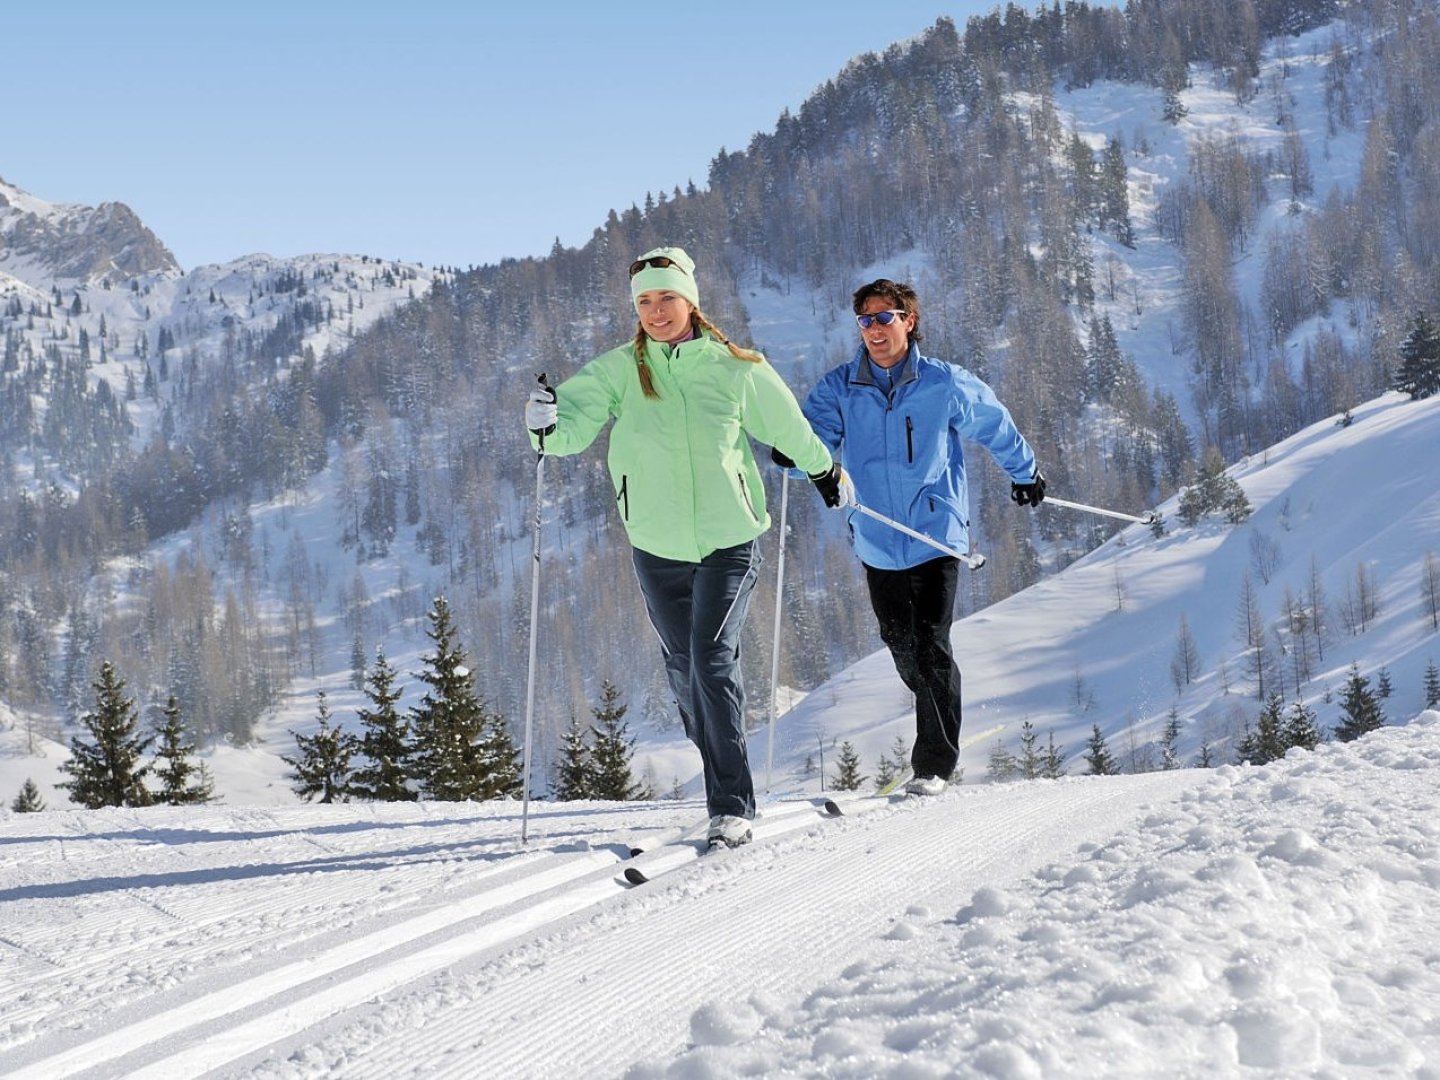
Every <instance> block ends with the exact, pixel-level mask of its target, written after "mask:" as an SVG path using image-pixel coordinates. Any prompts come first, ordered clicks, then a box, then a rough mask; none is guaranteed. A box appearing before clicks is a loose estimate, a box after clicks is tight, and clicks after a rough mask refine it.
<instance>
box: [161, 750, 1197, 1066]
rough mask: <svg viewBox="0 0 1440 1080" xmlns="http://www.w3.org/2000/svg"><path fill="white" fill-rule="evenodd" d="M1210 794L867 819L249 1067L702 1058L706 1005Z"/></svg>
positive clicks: (1132, 784) (1002, 791)
mask: <svg viewBox="0 0 1440 1080" xmlns="http://www.w3.org/2000/svg"><path fill="white" fill-rule="evenodd" d="M1198 778H1199V777H1198V775H1197V774H1183V775H1182V774H1166V775H1163V776H1152V777H1134V778H1131V777H1126V778H1119V779H1118V782H1115V783H1104V784H1093V783H1092V784H1085V783H1083V782H1067V783H1065V784H1061V785H1035V784H1025V785H1016V786H1014V787H1010V788H992V789H988V790H986V791H985V792H984V797H983V798H976V797H975V793H974V792H970V791H963V790H962V791H959V792H954V793H952V794H950V795H948V796H943V797H941V798H938V799H935V800H929V801H925V802H920V801H918V800H912V801H909V802H907V803H904V804H900V805H889V804H883V803H882V804H880V805H879V806H876V807H865V808H864V809H866V810H872V811H873V812H870V813H865V814H863V815H862V816H859V817H850V818H846V819H841V820H834V821H830V822H824V823H821V824H818V825H816V826H814V827H812V828H810V829H807V830H806V831H805V833H804V835H803V836H795V837H790V838H785V839H782V840H779V841H774V842H770V843H765V842H761V841H757V843H756V844H755V845H752V846H751V847H748V848H741V849H738V850H736V851H733V852H724V853H719V854H717V855H713V856H707V857H706V858H704V859H702V860H700V861H699V862H697V863H696V864H695V866H694V867H693V869H692V870H690V871H688V872H685V871H682V872H675V873H671V874H667V875H665V876H663V877H662V878H660V879H659V880H657V881H656V882H654V883H652V884H651V885H648V886H642V887H641V888H640V889H638V890H637V891H636V893H635V894H633V895H634V897H635V900H634V902H631V903H625V902H619V903H612V904H609V905H606V906H603V907H601V908H599V909H597V910H594V911H592V912H589V913H587V914H586V916H585V917H584V918H575V919H571V920H569V921H568V922H567V923H566V924H564V925H561V926H557V927H553V928H551V929H550V930H548V931H547V933H546V934H545V936H544V937H543V938H541V939H537V940H535V941H534V942H532V943H531V944H530V945H528V946H522V947H520V948H518V949H514V950H510V951H507V952H506V953H504V954H502V955H495V954H493V953H481V954H477V955H476V956H474V957H473V958H472V959H471V960H469V961H460V962H457V963H455V964H454V965H453V966H452V967H451V968H450V969H449V971H448V972H447V974H446V975H445V976H444V977H443V978H441V979H438V980H435V981H433V982H432V983H430V984H428V985H416V986H415V987H413V988H411V989H410V990H409V991H408V992H406V993H404V994H400V995H395V996H393V997H391V998H389V999H387V1000H386V1001H383V1002H380V1003H378V1004H376V1005H375V1006H373V1007H372V1008H371V1009H369V1010H366V1012H365V1013H364V1014H362V1015H360V1016H358V1017H341V1018H338V1019H337V1021H335V1022H328V1023H326V1024H325V1025H323V1026H322V1028H321V1029H318V1030H309V1031H306V1032H305V1033H304V1035H303V1038H302V1039H301V1040H299V1042H298V1044H292V1046H289V1047H287V1045H286V1043H285V1042H281V1043H279V1044H277V1045H276V1046H274V1047H273V1048H270V1050H269V1051H268V1058H267V1056H266V1055H256V1056H255V1057H254V1059H253V1061H247V1062H244V1063H241V1064H244V1065H247V1066H252V1068H251V1072H252V1073H253V1075H258V1076H312V1075H313V1076H318V1075H323V1074H326V1073H331V1072H334V1071H337V1070H338V1071H340V1072H342V1073H343V1074H344V1075H346V1076H355V1077H376V1078H390V1077H398V1076H416V1077H445V1076H453V1077H471V1076H474V1075H476V1067H477V1064H480V1065H481V1066H482V1068H483V1072H484V1074H486V1075H496V1076H506V1077H531V1076H533V1077H554V1076H610V1075H616V1074H618V1073H619V1072H621V1071H623V1070H624V1068H625V1067H626V1066H627V1065H629V1064H630V1063H632V1062H635V1061H638V1060H643V1059H644V1058H646V1057H650V1056H654V1055H661V1056H664V1055H668V1054H673V1053H677V1052H679V1051H681V1050H683V1049H684V1048H685V1047H686V1046H687V1045H689V1044H690V1042H691V1040H692V1037H693V1032H692V1014H693V1013H695V1007H694V1000H695V996H696V993H697V990H698V991H700V992H701V993H703V994H704V995H705V996H707V997H710V998H713V1000H714V1001H715V1002H716V1003H717V1004H720V1005H722V1006H723V1005H724V1004H726V1003H730V1002H734V1001H736V1000H737V999H744V998H747V997H749V996H752V995H757V994H758V995H764V996H785V995H790V994H795V993H797V992H802V991H804V990H807V989H808V987H803V986H796V984H795V973H796V972H797V971H816V970H821V971H829V972H831V973H833V974H834V975H839V973H840V972H841V971H842V970H843V969H844V968H845V967H846V965H847V964H848V963H850V961H851V960H852V958H853V955H854V949H855V946H856V944H857V942H856V940H855V937H854V934H855V929H856V927H860V928H861V930H862V933H863V934H864V935H868V936H873V937H878V936H880V935H882V934H884V933H885V932H886V931H888V930H889V929H890V928H891V927H892V926H893V925H894V924H895V922H896V920H897V919H900V918H902V917H903V916H904V915H905V914H906V912H907V911H914V910H916V909H917V907H918V908H927V907H930V906H932V905H940V906H941V907H942V908H945V909H948V908H953V907H956V906H959V905H962V904H963V903H964V902H965V900H966V899H967V898H968V896H969V895H970V891H972V890H973V888H974V887H975V886H976V885H979V884H982V883H991V882H995V881H997V880H999V881H1005V880H1008V879H1009V878H1011V877H1013V876H1023V875H1026V874H1028V873H1031V872H1033V871H1034V870H1035V869H1036V868H1037V867H1039V866H1040V865H1042V864H1044V863H1045V862H1047V861H1049V860H1051V859H1053V858H1055V857H1057V856H1059V855H1062V854H1065V853H1068V852H1071V851H1073V850H1074V847H1075V845H1076V844H1078V843H1081V842H1084V841H1087V840H1088V841H1092V842H1094V841H1099V840H1101V839H1103V838H1105V837H1106V836H1108V835H1109V834H1110V833H1112V832H1113V831H1115V830H1116V829H1117V828H1119V827H1121V826H1122V825H1123V824H1124V823H1126V822H1127V821H1129V820H1131V819H1132V818H1133V817H1134V816H1135V815H1136V814H1138V813H1139V812H1140V809H1139V807H1140V805H1141V804H1143V803H1144V802H1145V801H1146V800H1147V799H1148V798H1150V797H1152V796H1160V797H1170V796H1171V795H1172V794H1173V793H1175V792H1176V791H1178V790H1180V789H1182V788H1183V787H1184V786H1185V784H1187V783H1189V782H1193V780H1195V779H1198ZM853 812H854V809H853V808H852V813H853ZM857 867H863V868H864V869H863V872H862V873H858V874H857V873H856V868H857ZM836 926H843V927H846V928H847V932H846V933H844V934H836V933H835V930H834V928H835V927H836ZM397 1027H399V1028H403V1029H404V1030H405V1031H406V1035H405V1036H404V1037H400V1038H397V1037H396V1036H395V1030H396V1029H397ZM519 1032H523V1033H525V1034H524V1035H523V1036H522V1037H516V1033H519ZM377 1036H378V1037H377ZM297 1051H298V1052H297ZM182 1063H183V1056H182V1057H180V1058H177V1059H175V1061H174V1064H177V1065H179V1064H182Z"/></svg>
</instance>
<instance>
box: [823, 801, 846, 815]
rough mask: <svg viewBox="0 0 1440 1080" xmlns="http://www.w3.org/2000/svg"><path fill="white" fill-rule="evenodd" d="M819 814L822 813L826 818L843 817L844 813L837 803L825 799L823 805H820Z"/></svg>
mask: <svg viewBox="0 0 1440 1080" xmlns="http://www.w3.org/2000/svg"><path fill="white" fill-rule="evenodd" d="M820 812H821V813H823V814H824V815H825V816H826V817H844V816H845V811H844V810H842V809H841V808H840V804H839V803H837V802H836V801H835V800H834V799H826V800H825V801H824V802H823V803H821V804H820Z"/></svg>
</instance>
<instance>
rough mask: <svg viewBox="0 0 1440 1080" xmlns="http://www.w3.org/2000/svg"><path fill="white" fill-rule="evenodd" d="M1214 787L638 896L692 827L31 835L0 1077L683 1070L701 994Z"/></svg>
mask: <svg viewBox="0 0 1440 1080" xmlns="http://www.w3.org/2000/svg"><path fill="white" fill-rule="evenodd" d="M1199 775H1200V774H1177V773H1171V774H1163V775H1157V776H1152V777H1148V778H1147V777H1135V778H1116V779H1115V781H1114V782H1112V783H1106V784H1094V783H1086V782H1083V781H1067V782H1063V783H1060V784H1022V785H1014V786H1010V787H996V788H984V789H960V790H956V791H952V792H950V793H948V794H946V795H944V796H941V797H940V798H937V799H934V800H926V801H923V802H922V801H919V800H910V801H908V802H905V803H899V804H895V803H890V802H888V801H887V800H882V799H870V800H866V799H853V800H850V801H848V802H847V807H846V809H847V816H846V817H844V818H836V819H826V818H823V817H822V816H821V814H820V812H819V810H818V809H817V808H816V807H815V806H814V805H813V804H811V803H809V802H796V803H779V804H774V805H772V806H771V807H769V808H768V810H767V813H766V814H765V815H763V816H762V818H761V819H760V820H759V821H758V822H757V827H756V842H755V843H754V844H752V845H749V846H747V847H743V848H740V849H737V850H735V851H727V852H720V853H716V854H714V855H707V856H704V857H702V858H699V859H694V860H685V865H681V866H678V867H676V868H674V869H670V870H669V871H668V872H665V873H663V874H661V875H660V876H659V877H658V878H657V879H656V880H655V881H653V882H651V883H649V884H646V885H642V886H639V887H631V886H626V885H623V884H621V883H620V879H619V869H620V867H622V866H623V865H624V863H625V855H626V854H627V853H628V847H629V844H630V842H632V841H639V842H640V843H641V846H644V841H643V839H642V837H643V835H644V834H646V833H648V834H649V835H651V836H654V837H655V838H656V839H657V840H662V841H666V840H668V841H672V842H673V841H674V840H675V837H676V830H677V829H678V828H680V827H682V826H687V825H693V824H694V822H693V820H692V819H693V818H694V816H695V814H696V812H697V811H696V808H695V807H694V806H686V805H679V806H676V805H673V804H656V805H653V806H649V807H623V808H622V807H617V806H616V805H615V804H595V805H593V806H590V807H574V806H569V807H566V806H560V807H556V806H554V805H553V804H552V805H549V806H545V807H543V808H542V810H541V813H540V815H539V816H538V817H537V822H536V823H537V825H538V827H539V828H540V829H541V830H543V834H542V835H541V836H540V837H539V838H538V842H537V843H536V844H535V845H534V846H533V847H530V848H525V849H522V848H520V847H519V846H518V845H517V844H516V843H515V837H514V831H513V830H514V825H515V819H514V814H513V812H508V810H509V808H506V807H503V806H501V807H493V806H492V807H478V808H477V807H439V806H434V805H431V806H424V807H415V806H410V807H354V806H351V807H336V808H333V811H332V813H331V814H330V815H328V817H329V818H330V821H329V823H327V824H322V825H316V824H314V823H315V821H316V814H317V811H315V810H313V809H309V808H306V809H304V810H299V809H297V810H296V811H295V812H294V813H293V815H290V814H287V813H285V812H281V811H271V812H265V813H262V814H257V813H256V812H254V811H248V810H243V809H240V810H225V809H222V808H204V809H199V810H192V811H190V812H189V813H188V815H184V814H181V813H179V812H176V811H170V810H162V809H159V808H155V809H151V810H146V811H140V812H135V811H118V810H117V811H102V812H100V813H101V814H104V815H107V817H108V822H109V826H110V827H109V828H107V829H102V830H97V831H96V832H95V833H93V834H92V835H89V836H83V835H79V834H78V830H79V829H80V828H81V827H82V826H83V824H84V823H86V822H93V821H95V820H96V818H95V817H94V816H92V815H86V814H83V813H81V812H78V811H77V812H67V813H59V814H46V815H33V816H28V815H27V816H26V817H25V818H15V819H12V820H11V822H10V824H9V826H8V832H7V834H6V836H5V838H4V839H5V843H4V844H3V845H0V854H3V856H4V857H5V861H4V862H0V869H4V870H7V871H9V872H8V873H6V874H5V875H4V877H3V878H0V881H4V882H5V883H6V884H7V885H8V887H5V886H4V885H0V905H3V906H4V907H5V908H6V910H7V918H6V920H5V925H6V931H5V932H3V933H0V939H3V941H0V956H3V958H4V963H5V969H6V971H7V973H8V974H10V975H12V976H13V977H12V978H8V979H7V980H6V983H7V985H6V986H4V987H0V1072H3V1073H4V1074H5V1075H7V1076H14V1077H44V1078H45V1080H53V1078H56V1077H64V1076H79V1077H96V1078H98V1077H110V1076H116V1075H125V1076H137V1077H140V1076H157V1077H160V1076H176V1075H186V1076H198V1075H203V1074H206V1073H207V1072H211V1071H213V1072H215V1073H216V1074H217V1075H246V1074H253V1075H265V1076H270V1075H285V1076H297V1075H320V1074H322V1073H333V1072H335V1071H337V1070H338V1071H341V1072H343V1073H344V1074H345V1075H354V1076H375V1077H380V1076H385V1077H390V1076H400V1075H415V1076H445V1075H454V1076H473V1075H475V1063H476V1061H477V1060H482V1061H483V1062H484V1069H485V1071H486V1072H487V1073H488V1072H491V1071H492V1070H493V1071H494V1072H496V1073H497V1074H503V1075H507V1076H516V1077H518V1076H554V1075H612V1074H615V1073H617V1072H619V1071H622V1070H623V1069H624V1068H625V1067H627V1066H628V1065H629V1064H630V1063H632V1062H634V1061H637V1060H642V1059H644V1058H646V1057H649V1056H652V1055H655V1054H662V1055H663V1054H667V1053H675V1052H678V1051H680V1050H682V1049H683V1048H684V1047H685V1046H686V1045H688V1043H689V1041H690V1039H691V1014H692V1012H693V1011H694V1007H693V1001H694V997H695V994H696V992H697V991H699V992H702V993H703V994H704V995H705V996H707V997H713V998H714V999H715V1000H716V1001H721V1002H723V1001H727V1000H730V999H732V998H733V997H734V996H735V994H736V993H738V992H740V991H741V990H743V991H744V992H745V993H754V992H763V993H767V994H774V995H784V994H787V993H795V992H797V990H799V989H801V988H799V987H796V986H795V983H794V975H795V972H796V971H799V970H815V969H816V968H817V966H818V967H819V968H820V969H821V970H827V971H833V972H836V973H838V972H839V971H840V970H841V969H842V968H843V967H844V966H845V964H846V963H847V962H848V959H849V955H850V951H851V949H852V947H853V945H854V941H853V938H852V937H851V936H850V935H836V934H834V933H833V930H832V927H833V926H836V925H841V926H847V925H855V924H856V923H857V922H858V924H859V925H862V926H864V927H865V929H866V932H873V933H877V934H878V933H882V932H883V931H884V930H885V929H886V928H887V927H888V926H890V925H892V924H893V922H894V920H895V919H896V918H897V917H900V916H903V914H904V913H905V911H906V910H907V909H909V908H910V907H912V906H913V905H915V904H921V905H924V904H930V903H937V902H938V903H943V904H945V905H947V906H951V905H953V904H956V903H959V902H962V901H963V900H964V898H965V895H967V890H969V889H971V888H973V886H974V885H976V884H979V883H983V882H988V881H992V880H994V879H995V878H996V877H997V876H1000V877H1002V878H1003V877H1005V876H1006V875H1022V874H1025V873H1027V872H1028V871H1030V870H1032V869H1033V868H1034V867H1035V866H1036V865H1038V864H1039V863H1040V862H1043V861H1045V860H1047V859H1049V858H1052V857H1054V856H1055V855H1057V854H1060V853H1062V852H1065V851H1069V850H1073V848H1074V846H1075V845H1076V844H1077V843H1079V842H1081V841H1083V840H1086V839H1099V838H1101V837H1103V836H1104V835H1106V833H1107V832H1109V831H1112V830H1113V829H1115V828H1116V827H1118V826H1119V825H1120V824H1122V823H1123V822H1125V821H1126V820H1128V819H1129V818H1131V817H1132V816H1133V815H1134V814H1135V813H1137V812H1138V809H1137V804H1138V803H1141V802H1144V801H1145V799H1147V798H1150V797H1152V796H1159V797H1166V796H1167V795H1169V794H1170V793H1173V792H1175V791H1177V790H1179V789H1181V788H1183V787H1184V786H1186V785H1187V784H1189V783H1191V782H1193V778H1196V777H1198V776H1199ZM292 816H293V820H294V822H296V823H297V824H293V825H292V824H290V819H291V818H292ZM1077 819H1078V820H1083V822H1084V824H1083V827H1082V826H1080V825H1078V824H1077ZM321 820H326V819H325V818H322V819H321ZM185 821H188V822H189V823H190V824H188V825H182V824H181V822H185ZM651 821H653V825H654V827H653V828H651V829H648V830H646V829H638V830H637V829H636V828H635V825H636V824H637V823H639V822H651ZM241 822H243V823H244V824H243V825H242V824H241ZM299 823H305V824H299ZM27 829H28V830H30V832H29V834H28V835H27V834H26V830H27ZM65 833H68V834H69V835H68V836H66V835H61V834H65ZM669 850H670V849H667V848H665V847H663V846H662V847H660V848H658V849H656V850H655V851H654V856H655V857H656V858H657V859H662V860H663V859H665V858H667V857H668V854H669ZM642 858H644V857H643V856H642ZM857 866H858V867H864V872H863V873H859V874H857V873H856V872H855V870H854V868H855V867H857ZM22 871H23V872H22ZM61 901H63V906H61V907H59V908H58V909H57V907H56V904H57V902H61ZM56 910H59V911H61V912H63V913H64V917H63V918H60V919H56V918H55V917H54V914H53V913H54V912H55V911H56ZM47 913H50V914H48V915H47ZM576 1017H583V1018H584V1021H583V1024H581V1025H579V1026H578V1027H577V1024H576ZM397 1026H398V1028H399V1031H398V1032H397V1030H396V1028H397Z"/></svg>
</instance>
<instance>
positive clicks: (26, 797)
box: [10, 776, 45, 814]
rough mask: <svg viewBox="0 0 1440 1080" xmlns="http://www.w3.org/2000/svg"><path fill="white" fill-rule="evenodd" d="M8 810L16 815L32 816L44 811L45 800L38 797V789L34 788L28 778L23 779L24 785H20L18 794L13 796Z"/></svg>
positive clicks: (32, 782)
mask: <svg viewBox="0 0 1440 1080" xmlns="http://www.w3.org/2000/svg"><path fill="white" fill-rule="evenodd" d="M10 809H11V810H13V811H15V813H17V814H34V813H38V812H39V811H41V810H44V809H45V800H44V799H42V798H41V797H40V789H39V788H38V787H36V786H35V781H34V780H31V779H30V778H29V777H28V776H27V777H26V778H25V783H23V784H22V785H20V794H19V795H16V796H15V801H14V802H12V803H11V804H10Z"/></svg>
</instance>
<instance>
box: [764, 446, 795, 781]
mask: <svg viewBox="0 0 1440 1080" xmlns="http://www.w3.org/2000/svg"><path fill="white" fill-rule="evenodd" d="M789 509H790V470H789V469H782V470H781V472H780V555H779V558H778V559H777V560H776V569H775V630H774V632H773V633H772V634H771V641H770V733H769V737H768V739H767V741H766V744H765V794H767V795H768V794H770V767H771V765H772V764H773V763H774V761H775V720H776V714H777V713H779V711H780V706H779V704H778V703H777V699H778V698H779V695H780V688H779V686H777V685H776V684H777V682H778V681H779V678H780V611H781V609H782V607H783V606H784V599H785V517H786V513H787V511H789Z"/></svg>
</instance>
